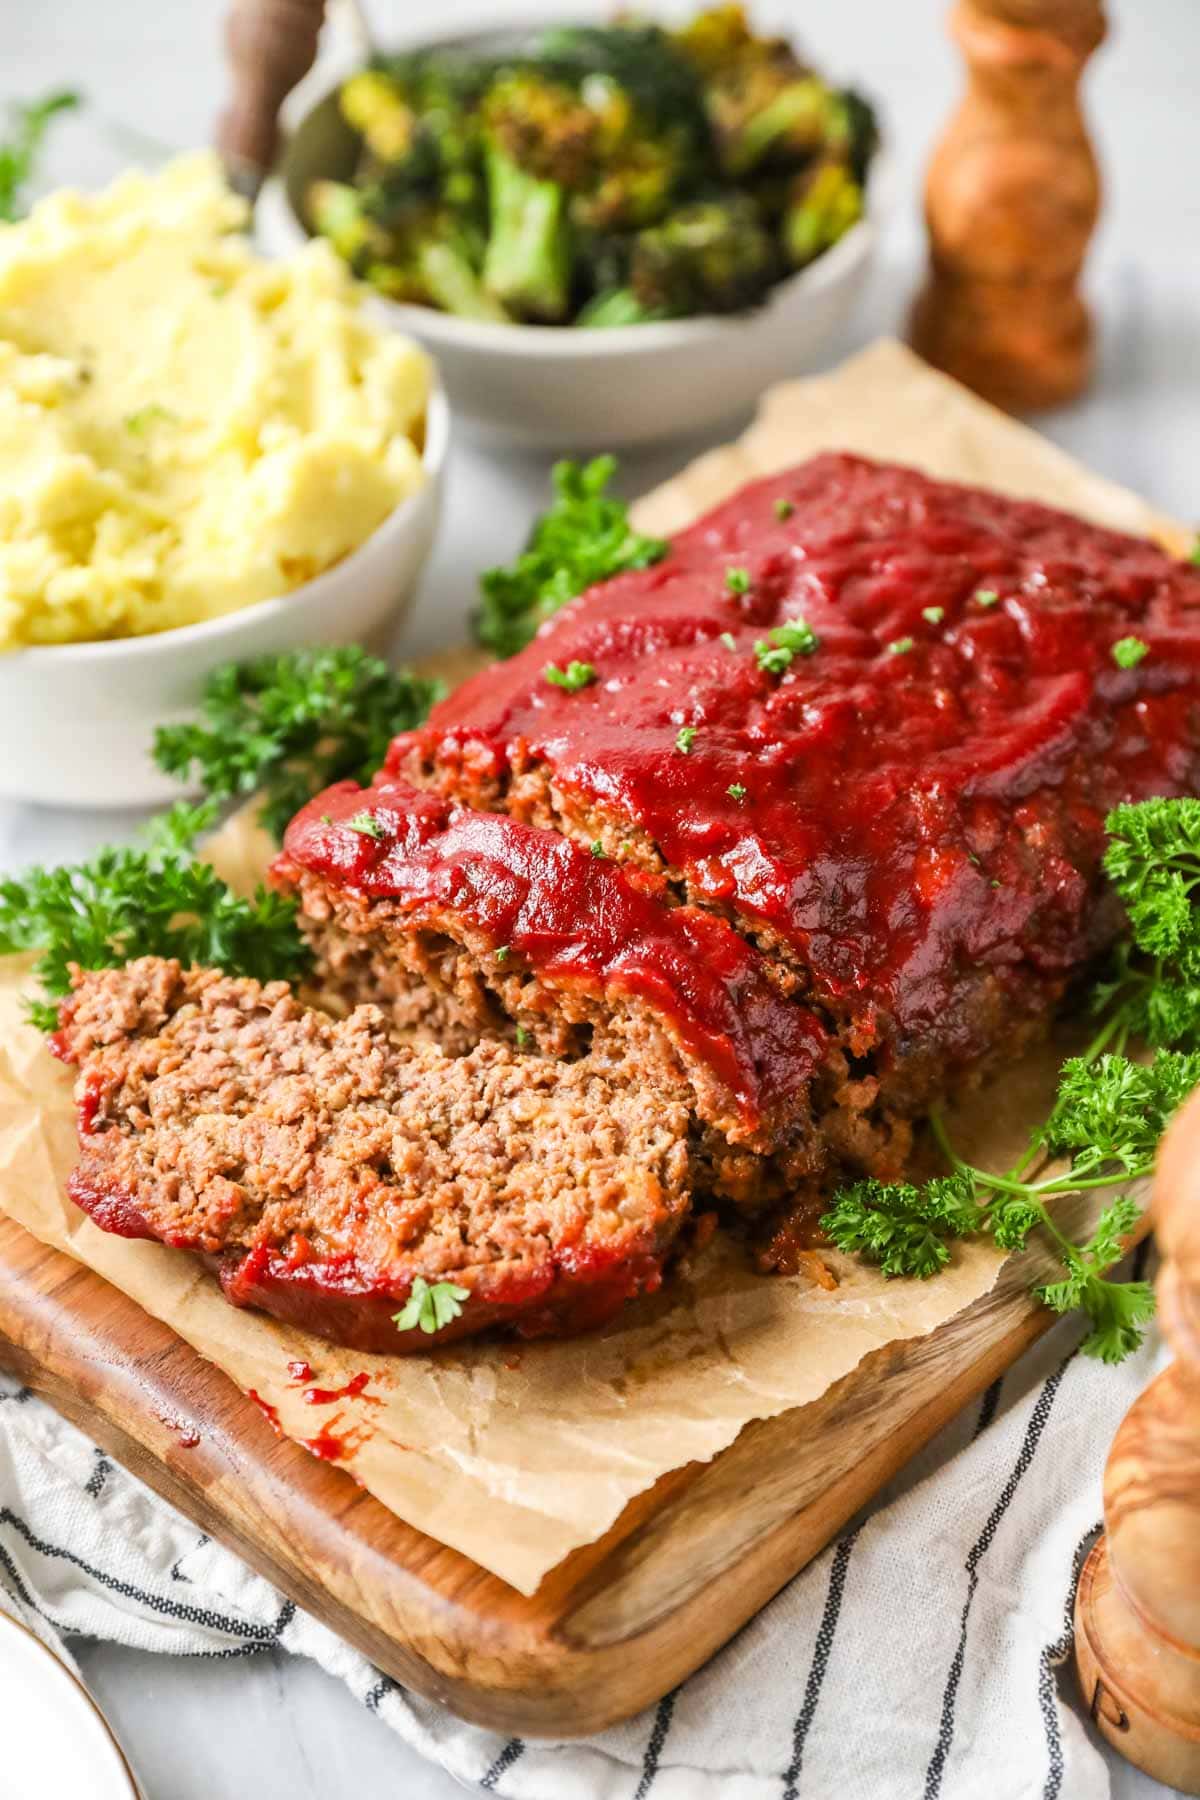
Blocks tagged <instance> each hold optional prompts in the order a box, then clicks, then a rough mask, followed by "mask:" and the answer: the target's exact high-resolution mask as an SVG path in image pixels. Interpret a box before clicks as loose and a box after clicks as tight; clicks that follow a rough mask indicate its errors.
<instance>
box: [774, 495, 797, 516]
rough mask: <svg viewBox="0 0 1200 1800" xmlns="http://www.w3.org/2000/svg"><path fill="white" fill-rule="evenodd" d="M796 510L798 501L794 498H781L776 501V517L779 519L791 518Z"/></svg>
mask: <svg viewBox="0 0 1200 1800" xmlns="http://www.w3.org/2000/svg"><path fill="white" fill-rule="evenodd" d="M795 510H796V502H795V501H794V500H783V499H780V500H777V501H776V502H775V517H776V518H777V519H790V518H791V516H792V514H793V513H794V512H795Z"/></svg>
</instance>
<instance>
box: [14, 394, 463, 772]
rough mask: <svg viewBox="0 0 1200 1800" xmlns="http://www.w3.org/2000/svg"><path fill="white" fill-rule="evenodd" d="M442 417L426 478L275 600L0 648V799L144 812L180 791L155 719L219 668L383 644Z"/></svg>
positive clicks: (436, 409) (441, 422)
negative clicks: (149, 625) (170, 626)
mask: <svg viewBox="0 0 1200 1800" xmlns="http://www.w3.org/2000/svg"><path fill="white" fill-rule="evenodd" d="M449 436H450V414H449V408H448V406H447V404H446V397H445V395H444V394H443V393H442V392H441V390H440V389H435V390H434V392H433V394H432V395H431V396H430V403H429V411H428V415H427V419H426V427H425V448H424V452H423V461H424V464H425V477H426V478H425V483H424V486H423V487H421V488H420V489H419V490H418V491H417V492H416V493H415V494H411V495H410V496H409V497H408V499H406V500H404V501H402V503H401V504H400V505H399V506H398V507H397V508H396V510H395V512H394V513H392V515H391V516H390V518H388V519H386V520H385V521H384V523H383V524H382V525H381V526H380V527H379V529H378V530H377V531H375V532H373V533H372V535H371V536H370V537H369V538H368V539H367V541H366V543H365V544H362V545H361V546H360V547H359V549H357V550H356V551H354V552H353V554H352V555H350V556H347V557H346V558H345V559H344V560H343V561H342V562H340V563H338V564H337V565H336V566H335V567H334V568H332V569H329V570H327V571H326V573H325V574H324V575H319V576H318V577H317V579H316V580H315V581H308V582H305V583H304V585H303V586H302V587H298V588H294V589H293V590H292V592H291V593H289V594H283V595H281V596H280V598H279V599H277V600H262V601H260V602H259V603H258V604H257V605H255V606H248V607H246V608H245V609H244V611H242V612H235V613H229V614H228V615H227V616H226V617H224V618H220V619H210V620H208V621H207V622H206V623H204V624H203V625H181V626H179V627H178V628H177V629H176V630H174V631H160V632H156V633H154V634H153V635H151V636H148V637H130V638H113V639H108V640H105V641H103V642H99V643H85V644H49V645H45V646H38V647H37V648H35V649H31V650H14V651H11V652H9V653H7V654H5V653H3V652H0V799H4V800H24V801H32V802H35V803H39V804H41V805H44V806H86V807H117V806H151V805H158V804H159V803H161V802H163V801H167V800H172V799H175V798H176V797H177V796H178V794H179V791H180V790H179V787H178V785H177V784H176V783H174V782H172V781H170V780H169V779H168V778H167V777H166V776H165V775H162V774H160V773H159V771H158V770H157V769H156V768H155V766H154V764H153V762H152V761H151V759H150V746H151V742H152V740H153V737H154V729H155V727H156V726H157V725H164V724H167V723H169V722H173V721H175V720H177V719H180V718H183V717H185V716H186V715H187V713H188V712H189V710H190V709H191V708H192V707H193V706H194V704H195V701H196V698H197V695H198V694H199V691H200V688H201V686H202V685H203V683H204V679H205V677H206V676H207V675H208V674H209V673H210V672H211V671H212V670H213V669H214V668H216V667H217V665H218V664H219V663H224V662H233V661H241V660H242V659H244V658H246V657H250V656H261V655H263V654H264V653H267V652H272V651H279V650H293V649H297V648H299V647H301V646H302V645H305V644H353V643H367V644H372V643H374V644H379V645H382V644H383V643H384V642H385V641H386V639H387V637H388V636H389V635H390V633H391V631H392V629H393V628H394V627H395V625H396V624H397V622H398V621H399V619H400V617H401V615H402V614H403V612H404V611H405V609H406V608H407V605H408V603H409V601H410V600H411V598H412V593H413V588H414V586H415V583H416V580H417V576H418V575H419V574H420V571H421V568H422V566H423V564H424V563H425V561H426V558H427V557H428V555H429V552H430V550H431V549H432V547H433V539H434V533H435V531H436V528H437V520H438V511H439V507H440V504H441V490H442V476H443V470H444V468H445V462H446V450H447V445H448V443H449Z"/></svg>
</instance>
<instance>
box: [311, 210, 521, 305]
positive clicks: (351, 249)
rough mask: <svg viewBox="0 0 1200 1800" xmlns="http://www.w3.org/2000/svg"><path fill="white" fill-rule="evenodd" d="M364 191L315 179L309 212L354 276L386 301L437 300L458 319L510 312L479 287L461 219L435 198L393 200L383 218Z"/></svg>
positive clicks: (431, 302)
mask: <svg viewBox="0 0 1200 1800" xmlns="http://www.w3.org/2000/svg"><path fill="white" fill-rule="evenodd" d="M366 201H367V196H366V195H364V194H363V193H362V192H360V190H359V189H357V188H353V187H349V186H347V185H346V184H345V183H343V182H338V181H317V182H314V183H313V186H312V188H311V189H310V191H309V197H308V205H309V216H310V218H311V220H312V223H313V226H314V228H315V229H316V230H317V231H318V232H320V234H321V235H322V237H327V238H328V239H329V241H330V242H331V243H332V244H333V246H334V248H335V249H336V250H337V252H338V254H339V255H340V256H343V257H345V259H346V261H347V262H348V263H349V264H350V267H351V268H352V269H353V270H354V272H355V274H356V275H359V276H361V277H362V279H363V280H364V281H369V282H370V283H371V285H372V287H376V288H378V289H379V291H380V293H383V294H386V295H387V296H388V298H389V299H390V300H402V301H408V302H410V303H412V304H415V305H420V306H437V307H440V308H441V310H442V311H443V312H449V313H455V314H457V315H458V317H459V318H464V319H490V320H492V321H493V322H503V320H505V319H506V318H507V317H508V315H507V313H505V311H504V309H503V307H501V306H500V305H499V304H498V303H497V302H496V301H495V300H494V299H493V298H492V297H491V296H490V295H489V294H488V293H487V292H486V291H485V290H484V288H483V286H482V284H481V282H480V279H479V275H478V272H477V270H476V267H475V260H476V259H475V257H474V255H473V250H474V246H473V244H472V243H471V240H470V237H469V235H468V234H467V232H466V231H465V230H464V227H463V226H462V224H461V222H460V221H459V220H458V219H457V218H456V217H455V216H454V214H453V213H451V212H449V211H447V210H446V209H445V208H444V207H440V206H439V205H438V204H437V203H436V202H432V201H420V200H414V201H410V202H408V203H407V204H405V205H403V206H399V207H395V208H393V209H392V211H391V212H390V214H389V218H388V223H387V224H386V225H384V224H383V223H381V221H380V220H378V219H376V218H373V217H372V216H371V215H370V214H369V212H368V211H367V207H366Z"/></svg>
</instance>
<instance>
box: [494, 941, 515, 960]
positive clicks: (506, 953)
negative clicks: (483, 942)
mask: <svg viewBox="0 0 1200 1800" xmlns="http://www.w3.org/2000/svg"><path fill="white" fill-rule="evenodd" d="M492 955H493V956H494V957H495V958H496V961H497V962H507V961H508V959H509V957H510V956H511V955H512V951H511V950H510V949H509V947H508V945H507V944H498V945H497V946H496V948H495V950H493V952H492Z"/></svg>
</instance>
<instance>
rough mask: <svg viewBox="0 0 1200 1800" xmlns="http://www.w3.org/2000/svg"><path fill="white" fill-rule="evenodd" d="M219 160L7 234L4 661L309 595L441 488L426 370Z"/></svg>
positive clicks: (0, 324) (0, 382) (85, 200)
mask: <svg viewBox="0 0 1200 1800" xmlns="http://www.w3.org/2000/svg"><path fill="white" fill-rule="evenodd" d="M244 223H245V209H244V207H243V205H242V203H241V202H240V201H239V200H237V199H235V198H234V197H233V196H232V195H231V194H230V193H229V192H228V191H227V190H226V188H225V187H224V186H223V184H222V182H221V178H220V174H219V171H218V168H217V166H216V164H215V162H214V161H213V160H212V159H210V158H209V157H207V156H200V157H189V158H186V159H184V160H182V161H179V162H176V163H173V164H172V165H171V166H170V167H169V168H167V169H166V170H165V171H164V172H163V173H162V174H159V175H155V176H146V175H127V176H125V177H123V178H122V179H121V180H120V181H118V182H116V183H115V184H114V185H113V186H112V187H111V188H109V189H107V190H106V191H105V192H103V193H100V194H95V195H83V194H76V193H60V194H55V195H53V196H52V197H51V198H50V199H48V200H46V201H45V202H44V203H43V204H42V205H41V206H39V207H38V208H37V209H36V211H35V212H34V213H33V215H32V216H31V217H30V218H29V219H27V220H25V221H24V222H23V223H21V224H19V225H13V226H0V650H11V649H14V648H16V647H17V646H19V645H24V644H48V643H63V642H67V641H68V640H72V639H81V638H103V637H118V636H126V635H130V634H135V633H141V632H150V631H163V630H165V629H166V628H167V627H168V626H173V625H190V624H194V623H196V622H197V621H198V620H201V619H211V618H215V617H216V616H217V615H219V614H221V613H228V612H233V611H235V610H236V609H237V608H240V607H244V606H251V605H253V604H254V602H255V601H258V600H265V599H268V598H269V597H270V596H272V595H276V594H282V593H286V592H287V591H288V590H289V589H290V588H293V587H296V586H297V585H298V584H299V583H300V582H303V581H307V580H309V579H310V578H311V577H312V576H314V575H317V574H320V572H321V571H322V570H323V569H327V568H329V566H330V565H331V564H332V563H336V562H337V561H338V559H339V558H340V557H343V556H345V555H347V554H348V553H349V552H350V551H351V550H354V549H355V548H356V547H357V546H358V545H359V544H361V543H362V542H363V540H364V539H365V538H366V537H368V536H369V535H370V533H371V532H372V531H374V530H375V528H376V526H378V525H379V524H380V523H381V522H382V521H383V520H384V519H385V518H386V517H387V515H388V513H389V512H391V511H392V509H393V508H394V507H395V506H396V505H397V503H398V502H399V501H400V500H402V499H403V498H404V497H405V495H407V494H409V493H411V492H412V491H413V489H414V488H416V487H418V486H419V485H420V483H421V481H422V479H423V474H424V472H423V468H422V464H421V456H420V449H419V442H420V437H421V432H422V427H423V421H424V415H425V405H426V401H427V398H428V394H429V385H430V369H429V364H428V363H427V361H426V359H425V357H424V356H423V355H422V353H421V352H420V351H419V350H418V349H417V348H416V347H415V346H414V345H413V344H411V343H409V342H408V341H407V340H405V339H404V338H400V337H397V336H395V335H394V334H391V333H387V332H385V331H382V330H378V329H376V328H375V327H374V326H372V325H371V324H370V323H369V322H368V320H366V319H365V318H364V317H363V315H362V314H361V313H360V311H359V307H358V301H357V296H356V294H355V291H354V286H353V283H352V282H351V281H350V279H349V277H348V276H347V275H346V273H345V271H344V269H343V268H342V265H341V264H340V263H339V262H338V260H337V258H336V257H335V255H334V254H333V252H332V251H331V250H330V249H329V248H328V247H327V246H326V245H323V244H313V245H310V246H309V247H307V248H306V249H305V250H304V251H302V252H301V254H300V255H299V256H297V257H295V258H294V259H293V260H292V261H290V262H287V263H267V262H263V261H261V260H259V259H258V258H257V257H255V256H254V254H253V253H252V251H251V249H250V247H249V245H248V243H247V242H246V240H245V239H244V237H242V235H241V234H240V230H239V228H240V227H241V226H243V225H244Z"/></svg>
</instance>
